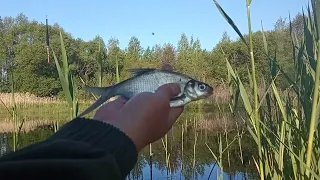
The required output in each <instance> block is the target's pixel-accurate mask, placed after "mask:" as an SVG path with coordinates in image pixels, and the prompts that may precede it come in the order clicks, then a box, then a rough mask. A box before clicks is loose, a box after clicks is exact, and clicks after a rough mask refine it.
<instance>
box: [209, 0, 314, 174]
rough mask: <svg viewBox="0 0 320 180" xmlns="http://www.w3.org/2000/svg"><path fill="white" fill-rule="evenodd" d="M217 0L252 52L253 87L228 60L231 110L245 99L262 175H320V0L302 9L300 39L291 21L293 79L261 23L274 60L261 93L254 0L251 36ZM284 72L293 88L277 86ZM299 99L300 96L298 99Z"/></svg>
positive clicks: (249, 24)
mask: <svg viewBox="0 0 320 180" xmlns="http://www.w3.org/2000/svg"><path fill="white" fill-rule="evenodd" d="M213 1H214V3H215V5H216V7H217V8H218V10H219V11H220V13H221V14H222V15H223V17H224V18H225V19H226V20H227V22H228V23H229V24H230V25H231V26H232V28H233V29H234V30H235V31H236V32H237V34H238V35H239V36H240V38H241V39H242V41H243V42H244V44H245V45H246V46H247V48H248V52H249V53H250V59H251V72H250V71H249V70H248V76H249V77H250V80H251V82H252V83H251V86H250V87H249V88H245V87H244V85H243V83H242V81H241V78H240V77H239V76H238V74H237V72H236V71H235V70H234V69H233V68H232V66H231V64H230V63H229V60H228V59H226V64H227V69H228V77H229V82H228V84H229V89H230V94H231V97H232V100H231V105H230V106H231V107H232V108H231V111H232V112H233V113H235V109H236V108H237V102H238V99H239V98H241V100H242V102H243V105H244V107H245V110H246V112H247V118H244V121H245V123H246V126H247V128H246V129H247V130H248V131H249V133H250V134H251V136H252V138H253V139H254V141H255V143H256V145H257V152H258V159H253V160H254V162H255V165H256V168H257V172H258V173H259V175H260V179H262V180H264V179H320V143H319V141H318V139H319V126H318V120H319V112H320V104H319V88H318V87H319V83H320V82H319V78H320V62H319V61H318V59H320V52H319V51H320V39H319V38H320V32H319V26H320V20H319V19H318V18H319V16H320V9H319V8H320V3H319V1H318V0H312V1H311V4H312V10H311V9H310V7H309V6H308V8H307V15H305V14H304V13H303V19H304V35H303V38H302V40H301V41H300V42H298V38H297V35H296V34H295V32H293V31H292V26H291V20H290V34H291V37H292V38H291V41H292V47H293V57H292V62H293V64H294V66H295V71H296V72H297V76H295V77H294V78H290V77H289V76H288V75H287V73H286V72H284V70H283V69H282V67H281V66H280V65H279V63H278V61H277V56H276V52H272V53H270V52H271V50H270V49H269V48H268V43H267V36H266V35H265V33H264V30H263V27H262V37H261V39H262V41H263V44H264V49H265V54H266V55H267V57H268V59H269V64H270V67H269V68H270V75H269V77H270V79H269V80H268V81H266V83H267V86H266V88H265V89H264V92H263V93H262V95H261V94H260V93H259V92H258V87H257V80H256V69H255V58H254V51H253V45H252V30H251V15H250V5H251V0H246V8H247V18H248V29H249V33H248V38H247V39H245V38H244V37H243V35H242V34H241V32H240V31H239V29H238V28H237V26H236V25H235V23H234V21H233V20H232V19H231V18H230V17H229V16H228V15H227V13H226V12H225V11H224V10H223V9H222V7H221V6H220V5H219V4H218V2H217V1H216V0H213ZM280 73H281V74H283V75H284V76H285V77H286V78H287V80H288V82H290V83H291V86H290V87H289V91H288V92H290V93H287V94H285V93H281V92H280V91H279V89H278V88H277V85H276V84H277V80H278V75H279V74H280ZM306 82H308V83H306ZM251 97H253V98H251ZM294 98H296V100H293V99H294ZM215 159H217V158H216V157H215Z"/></svg>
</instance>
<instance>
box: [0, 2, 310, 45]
mask: <svg viewBox="0 0 320 180" xmlns="http://www.w3.org/2000/svg"><path fill="white" fill-rule="evenodd" d="M0 2H1V3H0V4H1V5H2V7H1V13H0V15H1V16H2V17H3V16H16V15H17V14H18V13H21V12H22V13H24V14H25V15H26V16H28V18H29V19H30V20H33V19H35V20H37V21H41V22H43V23H45V18H46V15H48V19H49V24H53V23H55V22H56V23H58V24H60V25H61V26H62V27H63V28H64V29H65V30H66V31H67V32H69V33H71V34H72V36H73V37H76V38H82V39H84V40H86V41H87V40H90V39H92V38H94V37H95V36H96V35H98V34H99V35H100V36H102V37H103V39H104V40H105V42H107V40H108V39H109V38H110V37H116V38H118V39H119V41H120V47H121V48H123V47H125V46H127V44H128V42H129V39H130V37H131V36H136V37H137V38H138V39H139V40H140V41H141V45H142V46H143V47H147V46H149V45H150V46H152V45H154V44H156V43H159V44H164V43H172V44H173V45H174V46H176V45H177V42H178V40H179V38H180V35H181V33H186V34H187V36H188V37H190V36H191V35H193V36H194V37H198V38H199V39H200V41H201V46H202V48H206V49H208V50H211V49H212V48H213V47H214V46H215V44H216V43H217V42H218V41H219V40H220V38H221V35H222V33H223V32H224V31H227V32H228V34H229V35H230V37H231V39H236V38H238V36H237V34H236V33H235V32H234V31H233V29H232V28H231V27H230V26H229V24H228V23H227V22H226V21H225V19H224V18H223V17H222V15H221V14H220V12H219V11H218V9H217V8H216V6H215V5H214V2H213V1H212V0H157V1H156V0H153V1H151V0H149V1H147V0H135V1H129V0H127V1H125V0H108V1H103V0H90V1H85V0H82V1H62V0H54V1H53V0H51V1H49V0H41V1H40V0H20V1H18V0H10V1H8V0H6V1H4V0H0ZM218 2H219V3H220V5H221V6H222V7H223V8H224V10H225V11H226V12H227V13H228V14H229V16H231V18H232V19H233V20H234V21H235V23H236V24H237V25H238V27H239V29H240V30H241V32H243V33H246V32H247V30H248V28H247V18H246V7H245V3H246V0H218ZM308 3H309V1H308V0H252V4H251V17H252V27H253V30H257V29H261V21H262V22H263V26H264V28H265V29H272V28H273V25H274V23H275V21H276V20H277V19H278V18H279V17H280V16H281V17H288V15H289V12H290V14H291V15H292V16H293V15H295V14H296V13H298V12H301V10H302V8H305V7H306V5H307V4H308ZM152 32H154V33H155V35H154V36H152Z"/></svg>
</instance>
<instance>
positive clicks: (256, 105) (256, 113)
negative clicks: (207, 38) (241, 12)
mask: <svg viewBox="0 0 320 180" xmlns="http://www.w3.org/2000/svg"><path fill="white" fill-rule="evenodd" d="M250 4H251V0H247V4H246V7H247V17H248V29H249V45H250V57H251V68H252V82H253V96H254V119H255V127H256V130H257V131H256V132H257V141H258V154H259V166H260V178H261V179H262V180H264V172H263V169H264V168H263V160H262V159H263V157H262V151H263V150H262V147H261V134H260V133H261V131H260V117H259V101H258V86H257V80H256V68H255V59H254V55H253V44H252V29H251V15H250Z"/></svg>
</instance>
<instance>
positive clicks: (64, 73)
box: [52, 32, 79, 119]
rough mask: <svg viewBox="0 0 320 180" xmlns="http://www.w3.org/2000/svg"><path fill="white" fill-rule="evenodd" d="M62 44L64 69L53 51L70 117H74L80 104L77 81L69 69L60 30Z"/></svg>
mask: <svg viewBox="0 0 320 180" xmlns="http://www.w3.org/2000/svg"><path fill="white" fill-rule="evenodd" d="M60 45H61V52H62V64H63V70H62V69H61V68H60V65H59V62H58V59H57V57H56V55H55V53H54V51H53V50H52V52H53V57H54V61H55V64H56V68H57V71H58V75H59V79H60V82H61V86H62V89H63V92H64V94H65V98H66V100H67V102H68V105H69V108H70V117H71V119H73V118H75V117H77V115H78V111H79V104H78V101H77V100H76V96H75V90H76V88H75V87H76V86H75V82H74V81H73V76H72V74H71V72H70V70H69V64H68V57H67V53H66V49H65V46H64V42H63V37H62V33H61V32H60Z"/></svg>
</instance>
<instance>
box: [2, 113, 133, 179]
mask: <svg viewBox="0 0 320 180" xmlns="http://www.w3.org/2000/svg"><path fill="white" fill-rule="evenodd" d="M137 156H138V152H137V150H136V146H135V145H134V143H133V142H132V140H131V139H130V138H129V137H128V136H126V134H124V133H123V132H122V131H120V130H119V129H117V128H115V127H114V126H112V125H109V124H106V123H103V122H100V121H95V120H90V119H85V118H76V119H73V120H72V121H70V122H68V123H66V124H65V125H64V126H62V127H61V128H60V129H59V131H58V132H56V133H55V134H53V135H52V136H50V137H49V138H48V139H46V140H45V141H43V142H40V143H36V144H33V145H30V146H28V147H26V148H23V149H20V150H18V151H16V152H13V153H9V154H7V155H5V156H2V157H1V158H0V179H1V180H6V179H8V180H11V179H32V180H34V179H43V180H45V179H57V180H61V179H68V180H71V179H76V180H80V179H81V180H82V179H86V180H91V179H94V180H100V179H104V180H106V179H125V178H126V176H127V175H128V174H129V172H130V170H131V169H132V168H133V167H134V165H135V163H136V161H137Z"/></svg>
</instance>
